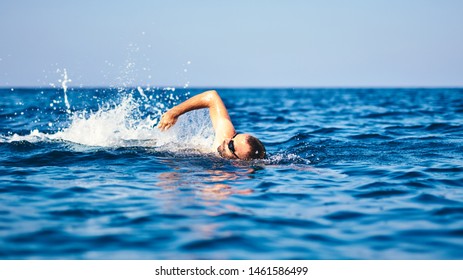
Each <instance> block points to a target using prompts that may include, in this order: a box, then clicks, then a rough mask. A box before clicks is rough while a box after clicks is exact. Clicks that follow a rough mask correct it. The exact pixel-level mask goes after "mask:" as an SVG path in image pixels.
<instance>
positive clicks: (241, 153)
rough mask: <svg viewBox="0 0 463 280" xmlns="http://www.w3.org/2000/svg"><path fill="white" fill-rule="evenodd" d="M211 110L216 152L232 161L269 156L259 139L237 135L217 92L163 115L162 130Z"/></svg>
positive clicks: (193, 100)
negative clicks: (189, 115)
mask: <svg viewBox="0 0 463 280" xmlns="http://www.w3.org/2000/svg"><path fill="white" fill-rule="evenodd" d="M203 108H209V114H210V116H211V121H212V125H213V126H214V131H215V140H214V146H213V148H214V150H217V152H218V154H219V155H220V156H222V157H224V158H229V159H241V160H250V159H261V158H264V157H265V155H266V151H265V147H264V145H263V144H262V142H260V140H259V139H257V138H255V137H254V136H252V135H250V134H237V133H236V131H235V127H234V126H233V124H232V122H231V119H230V116H229V115H228V111H227V108H226V107H225V104H223V101H222V98H220V96H219V94H218V93H217V92H216V91H215V90H209V91H205V92H203V93H200V94H198V95H196V96H193V97H192V98H190V99H188V100H186V101H184V102H183V103H180V104H179V105H177V106H175V107H173V108H172V109H170V110H169V111H167V112H166V113H165V114H164V115H162V117H161V120H160V121H159V124H158V128H159V129H160V130H161V131H164V130H166V129H169V128H171V127H172V126H173V125H175V123H176V122H177V119H178V117H180V116H181V115H183V114H185V113H186V112H189V111H193V110H197V109H203Z"/></svg>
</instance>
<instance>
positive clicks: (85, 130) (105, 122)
mask: <svg viewBox="0 0 463 280" xmlns="http://www.w3.org/2000/svg"><path fill="white" fill-rule="evenodd" d="M140 94H141V93H140ZM142 96H143V95H142ZM145 97H146V99H148V97H147V96H146V94H145ZM145 97H143V100H144V99H145ZM168 98H170V95H168ZM143 100H141V99H138V100H137V99H135V98H134V97H133V95H131V94H129V95H127V96H126V97H124V98H123V99H122V101H121V102H120V103H119V104H118V105H114V104H113V105H109V104H105V105H103V106H101V107H100V109H99V110H97V111H96V112H92V111H90V112H88V111H86V110H84V111H79V112H73V114H72V116H71V118H70V125H69V126H67V127H66V128H63V129H61V130H60V131H58V132H56V133H51V134H48V133H43V132H40V131H39V130H38V129H35V130H33V131H31V133H30V134H29V135H25V136H20V135H17V134H14V135H12V136H8V137H5V139H0V142H10V143H11V142H17V141H27V142H31V143H36V142H47V141H51V142H53V141H65V142H70V143H75V144H79V145H84V146H89V147H108V148H119V147H149V148H154V149H155V150H157V151H168V152H175V153H178V152H179V153H182V152H194V151H197V152H200V153H211V152H214V150H213V149H212V143H213V138H214V132H213V129H212V124H211V123H210V119H209V116H208V112H207V110H199V111H194V112H190V113H187V114H185V115H183V116H181V117H180V118H179V120H178V122H177V124H176V125H175V126H174V127H173V128H171V129H169V130H168V131H165V132H161V131H159V129H158V128H157V127H156V124H157V123H158V119H159V117H160V115H161V110H159V109H158V110H157V113H154V115H149V116H148V117H145V118H142V117H140V115H141V114H140V113H141V111H142V110H144V108H145V107H146V106H147V103H146V102H144V101H143ZM158 104H159V103H158ZM154 111H156V110H154Z"/></svg>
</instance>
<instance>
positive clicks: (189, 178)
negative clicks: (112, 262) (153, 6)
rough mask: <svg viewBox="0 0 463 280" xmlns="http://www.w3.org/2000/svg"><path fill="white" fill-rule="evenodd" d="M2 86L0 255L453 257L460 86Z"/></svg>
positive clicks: (461, 172) (462, 123)
mask: <svg viewBox="0 0 463 280" xmlns="http://www.w3.org/2000/svg"><path fill="white" fill-rule="evenodd" d="M201 91H202V90H201V89H190V90H187V89H175V90H174V89H170V88H164V89H162V88H133V89H77V88H76V89H71V88H70V89H67V88H48V89H46V88H38V89H17V88H15V89H9V88H8V89H1V90H0V258H1V259H463V89H418V88H417V89H222V90H220V89H219V90H218V92H219V94H220V95H221V96H222V98H223V100H224V102H225V104H226V105H227V107H228V109H229V113H230V116H231V118H232V121H233V123H234V125H235V128H236V129H237V130H238V131H239V132H249V133H251V134H254V135H255V136H257V137H258V138H260V139H261V140H262V141H263V142H264V144H265V145H266V147H267V152H268V154H269V156H268V158H267V159H265V160H260V161H254V162H239V161H233V160H226V159H221V158H218V157H216V156H214V155H213V154H212V153H211V149H210V145H211V144H212V141H213V131H212V129H211V124H210V121H209V118H208V114H207V110H201V111H199V112H192V113H190V114H187V115H185V116H182V117H181V118H180V119H179V123H178V124H177V125H176V126H175V127H174V128H173V129H171V130H169V131H167V132H164V133H161V132H159V131H158V130H157V129H156V128H155V125H156V124H157V121H158V119H159V116H160V114H161V113H162V112H164V111H165V110H166V109H167V108H170V107H172V105H173V104H177V103H179V102H181V101H183V100H185V99H186V98H188V97H189V96H192V95H195V94H197V93H200V92H201Z"/></svg>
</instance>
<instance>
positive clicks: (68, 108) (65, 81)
mask: <svg viewBox="0 0 463 280" xmlns="http://www.w3.org/2000/svg"><path fill="white" fill-rule="evenodd" d="M58 82H60V83H61V87H62V88H63V92H64V104H65V105H66V113H68V114H70V113H71V104H69V100H68V95H67V91H68V85H67V84H68V83H69V82H72V80H71V79H69V78H68V72H67V70H66V68H64V70H63V79H62V80H61V79H60V80H58Z"/></svg>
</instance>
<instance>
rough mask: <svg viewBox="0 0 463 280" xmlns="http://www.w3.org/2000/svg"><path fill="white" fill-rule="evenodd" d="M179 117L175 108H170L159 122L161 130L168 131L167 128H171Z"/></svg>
mask: <svg viewBox="0 0 463 280" xmlns="http://www.w3.org/2000/svg"><path fill="white" fill-rule="evenodd" d="M177 119H178V115H177V114H176V113H175V111H174V110H173V109H170V110H169V111H167V112H166V113H165V114H164V115H162V117H161V120H160V121H159V124H158V128H159V130H161V131H166V130H167V129H169V128H171V127H172V126H174V124H175V123H176V122H177Z"/></svg>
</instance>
